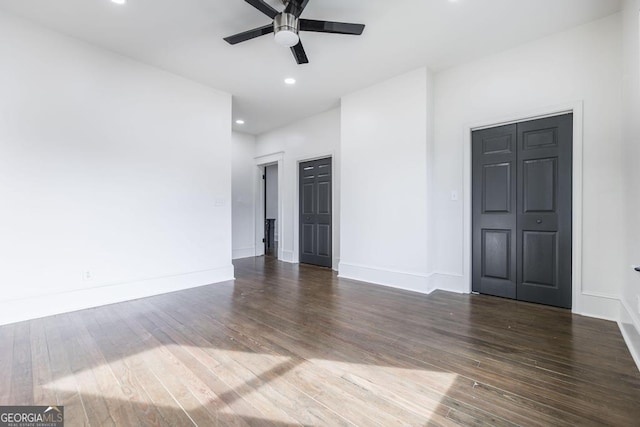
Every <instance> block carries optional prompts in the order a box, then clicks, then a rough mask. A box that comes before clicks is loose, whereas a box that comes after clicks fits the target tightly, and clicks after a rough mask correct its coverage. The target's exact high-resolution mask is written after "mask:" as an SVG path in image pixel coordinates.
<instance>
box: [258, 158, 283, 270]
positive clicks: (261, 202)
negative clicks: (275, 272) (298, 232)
mask: <svg viewBox="0 0 640 427" xmlns="http://www.w3.org/2000/svg"><path fill="white" fill-rule="evenodd" d="M254 160H255V176H254V182H255V186H254V195H255V218H256V225H255V230H256V235H255V239H256V240H255V248H256V252H255V256H263V255H264V254H265V251H264V248H265V244H264V242H263V241H262V239H263V238H264V237H265V236H264V221H265V208H264V207H265V192H264V181H263V179H262V175H263V173H265V172H264V168H265V167H266V166H271V165H278V220H277V221H276V229H277V230H278V239H279V242H278V253H277V256H278V259H279V260H281V259H282V250H283V246H284V245H281V244H280V241H283V240H284V235H283V227H282V212H283V209H282V199H283V197H282V181H283V179H284V177H283V176H284V175H283V172H284V171H283V167H284V152H278V153H273V154H268V155H266V156H260V157H255V158H254Z"/></svg>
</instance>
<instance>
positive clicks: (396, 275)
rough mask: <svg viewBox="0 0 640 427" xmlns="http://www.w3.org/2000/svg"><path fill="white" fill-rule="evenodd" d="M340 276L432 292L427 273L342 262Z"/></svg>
mask: <svg viewBox="0 0 640 427" xmlns="http://www.w3.org/2000/svg"><path fill="white" fill-rule="evenodd" d="M338 277H342V278H345V279H352V280H358V281H361V282H368V283H372V284H374V285H383V286H389V287H392V288H398V289H404V290H407V291H413V292H420V293H423V294H429V293H431V291H432V289H431V288H430V287H429V282H430V278H429V275H427V274H420V273H411V272H404V271H395V270H387V269H381V268H376V267H369V266H365V265H358V264H349V263H345V262H341V263H340V266H339V268H338Z"/></svg>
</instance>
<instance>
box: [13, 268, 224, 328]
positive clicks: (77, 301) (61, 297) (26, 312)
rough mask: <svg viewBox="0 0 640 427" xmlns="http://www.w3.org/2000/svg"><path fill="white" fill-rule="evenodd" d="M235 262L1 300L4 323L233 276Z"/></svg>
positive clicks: (180, 288)
mask: <svg viewBox="0 0 640 427" xmlns="http://www.w3.org/2000/svg"><path fill="white" fill-rule="evenodd" d="M233 275H234V270H233V265H228V266H226V267H221V268H216V269H212V270H205V271H198V272H193V273H185V274H178V275H172V276H166V277H158V278H153V279H145V280H139V281H134V282H127V283H118V284H112V285H105V286H100V287H95V288H88V289H81V290H74V291H69V292H62V293H58V294H53V295H40V296H36V297H30V298H25V299H20V300H13V301H3V302H0V325H6V324H8V323H15V322H21V321H24V320H31V319H37V318H40V317H46V316H52V315H55V314H61V313H68V312H71V311H77V310H83V309H86V308H92V307H98V306H102V305H108V304H114V303H118V302H123V301H130V300H134V299H138V298H144V297H149V296H153V295H159V294H165V293H169V292H175V291H180V290H184V289H189V288H196V287H199V286H205V285H210V284H212V283H219V282H224V281H227V280H233V279H234V277H233Z"/></svg>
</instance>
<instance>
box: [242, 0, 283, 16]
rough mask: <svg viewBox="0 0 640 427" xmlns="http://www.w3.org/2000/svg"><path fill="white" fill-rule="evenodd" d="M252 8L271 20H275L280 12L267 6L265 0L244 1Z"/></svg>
mask: <svg viewBox="0 0 640 427" xmlns="http://www.w3.org/2000/svg"><path fill="white" fill-rule="evenodd" d="M244 1H246V2H247V3H249V4H250V5H251V6H253V7H255V8H256V9H258V10H259V11H260V12H262V13H264V14H265V15H267V16H268V17H269V18H271V19H274V18H275V17H276V15H277V14H278V11H277V10H275V9H274V8H272V7H271V6H269V5H268V4H266V3H265V2H264V1H263V0H244Z"/></svg>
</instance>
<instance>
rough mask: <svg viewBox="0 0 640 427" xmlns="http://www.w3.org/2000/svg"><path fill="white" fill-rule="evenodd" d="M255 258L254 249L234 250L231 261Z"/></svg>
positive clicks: (252, 247)
mask: <svg viewBox="0 0 640 427" xmlns="http://www.w3.org/2000/svg"><path fill="white" fill-rule="evenodd" d="M254 256H256V247H255V246H251V247H250V248H239V249H234V250H233V252H232V259H240V258H251V257H254Z"/></svg>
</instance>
